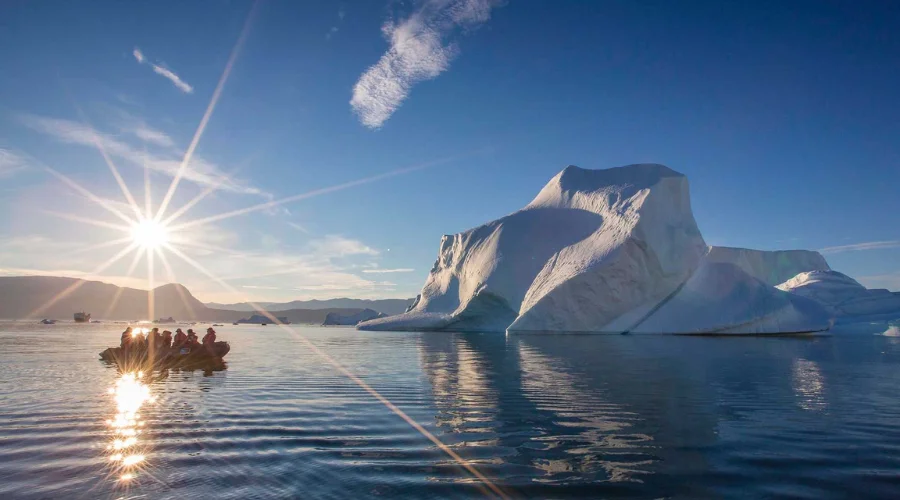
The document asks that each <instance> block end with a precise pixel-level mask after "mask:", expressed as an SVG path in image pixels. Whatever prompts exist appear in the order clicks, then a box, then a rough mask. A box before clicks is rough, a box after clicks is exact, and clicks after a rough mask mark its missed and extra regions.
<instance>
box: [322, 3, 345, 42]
mask: <svg viewBox="0 0 900 500" xmlns="http://www.w3.org/2000/svg"><path fill="white" fill-rule="evenodd" d="M337 14H338V23H337V25H335V26H332V27H331V29H329V30H328V33H325V39H326V40H331V37H332V36H334V34H335V33H337V32H338V31H339V30H340V24H341V23H342V22H343V21H344V16H345V15H346V14H347V13H346V12H345V11H344V7H343V6H341V7H340V8H339V9H338V13H337Z"/></svg>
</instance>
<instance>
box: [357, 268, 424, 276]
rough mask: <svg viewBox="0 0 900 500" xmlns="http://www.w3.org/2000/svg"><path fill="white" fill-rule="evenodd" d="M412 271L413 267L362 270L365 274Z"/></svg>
mask: <svg viewBox="0 0 900 500" xmlns="http://www.w3.org/2000/svg"><path fill="white" fill-rule="evenodd" d="M413 271H415V269H410V268H408V267H403V268H399V269H363V272H364V273H366V274H385V273H411V272H413Z"/></svg>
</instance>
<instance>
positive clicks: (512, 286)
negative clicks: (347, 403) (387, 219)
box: [358, 164, 890, 334]
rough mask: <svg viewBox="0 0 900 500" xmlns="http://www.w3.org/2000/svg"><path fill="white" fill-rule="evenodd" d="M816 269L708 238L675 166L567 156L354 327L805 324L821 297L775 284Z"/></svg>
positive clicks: (820, 325)
mask: <svg viewBox="0 0 900 500" xmlns="http://www.w3.org/2000/svg"><path fill="white" fill-rule="evenodd" d="M830 271H831V270H830V268H829V266H828V263H827V262H826V261H825V259H824V257H822V255H820V254H819V253H818V252H813V251H805V250H791V251H776V252H767V251H759V250H748V249H740V248H728V247H709V246H708V245H707V244H706V242H705V241H704V240H703V237H702V235H701V234H700V230H699V229H698V227H697V224H696V222H695V220H694V215H693V213H692V211H691V204H690V194H689V190H688V181H687V178H686V177H685V176H684V175H682V174H680V173H678V172H676V171H674V170H671V169H669V168H668V167H665V166H663V165H657V164H639V165H629V166H625V167H619V168H612V169H608V170H585V169H581V168H578V167H574V166H569V167H567V168H566V169H564V170H563V171H562V172H560V173H559V174H557V175H556V176H555V177H554V178H553V179H551V180H550V182H549V183H547V185H546V186H544V188H543V189H542V190H541V192H540V193H538V195H537V197H535V199H534V200H532V202H531V203H529V204H528V205H527V206H526V207H525V208H523V209H522V210H519V211H518V212H515V213H512V214H510V215H507V216H505V217H502V218H500V219H498V220H495V221H492V222H489V223H487V224H484V225H482V226H479V227H476V228H474V229H470V230H468V231H465V232H462V233H459V234H455V235H446V236H444V237H443V238H442V240H441V244H440V249H439V252H438V259H437V261H436V262H435V264H434V266H433V267H432V269H431V272H430V273H429V275H428V278H427V280H426V282H425V285H424V287H423V289H422V292H421V293H420V294H419V296H418V297H417V299H416V302H415V303H414V304H413V305H412V306H411V307H410V309H409V311H407V312H406V313H404V314H401V315H397V316H390V317H386V318H380V319H374V320H371V321H365V322H362V323H360V324H359V325H358V328H360V329H363V330H446V331H488V332H490V331H496V332H503V331H509V332H529V331H530V332H590V333H695V334H740V333H744V334H777V333H800V332H817V331H823V330H827V329H828V328H829V327H830V325H831V324H832V321H833V318H834V317H835V314H834V308H833V307H830V306H829V305H827V304H823V303H822V302H821V301H820V300H817V299H816V297H809V296H806V295H804V294H803V293H795V292H796V291H795V290H794V289H793V288H789V287H782V286H781V284H783V283H785V282H787V281H789V280H792V279H794V278H795V277H797V276H798V275H800V274H802V273H810V272H830ZM776 285H779V287H776ZM864 290H865V289H864ZM888 293H890V292H888Z"/></svg>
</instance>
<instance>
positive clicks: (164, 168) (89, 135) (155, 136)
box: [20, 115, 271, 197]
mask: <svg viewBox="0 0 900 500" xmlns="http://www.w3.org/2000/svg"><path fill="white" fill-rule="evenodd" d="M20 119H21V121H22V123H24V124H25V125H26V126H27V127H29V128H31V129H33V130H36V131H38V132H40V133H43V134H46V135H49V136H51V137H53V138H54V139H56V140H58V141H60V142H64V143H67V144H77V145H81V146H87V147H90V148H96V147H97V144H98V143H99V145H100V146H101V147H103V149H104V150H106V153H107V154H109V155H110V156H111V157H114V158H118V159H121V160H125V161H128V162H130V163H132V164H134V165H136V166H141V167H143V166H144V165H146V166H147V168H150V169H151V170H154V171H157V172H161V173H163V174H166V175H168V176H170V177H173V176H174V175H175V173H176V172H177V171H178V169H179V167H180V165H181V159H182V156H183V152H181V151H179V150H177V149H175V148H174V147H167V148H165V151H163V152H162V153H161V154H154V153H151V152H148V151H146V150H144V149H142V148H137V147H133V146H131V145H130V144H128V143H126V142H124V141H122V140H119V139H116V138H113V137H111V136H109V135H106V134H104V133H102V132H100V131H98V130H96V129H94V128H92V127H90V126H88V125H85V124H83V123H80V122H75V121H70V120H63V119H59V118H46V117H41V116H35V115H23V116H21V117H20ZM130 133H132V134H133V135H135V136H137V137H142V136H143V137H144V138H145V140H146V139H147V138H149V139H150V141H151V142H154V143H155V144H156V145H158V146H165V145H166V144H171V143H172V141H171V139H170V138H169V137H168V136H166V135H165V134H163V133H162V132H159V131H156V130H153V129H151V128H149V127H145V128H140V127H139V128H134V129H132V130H130ZM184 179H187V180H189V181H191V182H194V183H196V184H199V185H201V186H216V185H217V187H216V188H217V189H220V190H224V191H231V192H235V193H242V194H253V195H259V196H265V197H271V195H270V194H268V193H264V192H263V191H261V190H259V189H257V188H255V187H252V186H247V185H245V184H244V183H241V182H238V181H236V180H234V179H232V178H230V177H228V176H226V175H225V174H224V173H223V172H222V170H221V169H220V168H219V167H218V166H217V165H215V164H214V163H211V162H210V161H208V160H205V159H203V158H202V157H200V156H197V155H194V157H193V158H192V159H191V162H190V164H189V165H188V168H187V169H186V170H185V172H184ZM223 179H224V180H223Z"/></svg>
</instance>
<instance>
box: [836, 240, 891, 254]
mask: <svg viewBox="0 0 900 500" xmlns="http://www.w3.org/2000/svg"><path fill="white" fill-rule="evenodd" d="M884 248H900V240H888V241H867V242H864V243H854V244H852V245H840V246H834V247H825V248H820V249H819V253H822V254H834V253H842V252H858V251H862V250H879V249H884Z"/></svg>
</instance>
